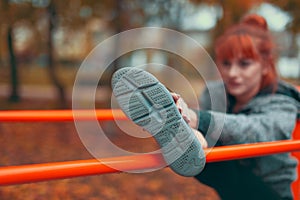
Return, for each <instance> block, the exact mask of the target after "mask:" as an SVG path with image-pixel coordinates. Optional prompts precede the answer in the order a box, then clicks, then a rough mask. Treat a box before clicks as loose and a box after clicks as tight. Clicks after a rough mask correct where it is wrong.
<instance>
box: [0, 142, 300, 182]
mask: <svg viewBox="0 0 300 200" xmlns="http://www.w3.org/2000/svg"><path fill="white" fill-rule="evenodd" d="M205 151H206V154H207V157H206V161H207V162H217V161H224V160H233V159H242V158H249V157H255V156H264V155H270V154H275V153H283V152H292V151H300V140H284V141H274V142H261V143H256V144H241V145H232V146H222V147H214V148H208V149H205ZM164 165H165V161H164V159H163V158H162V156H161V155H160V154H144V155H137V156H124V157H115V158H104V159H100V160H97V159H92V160H78V161H68V162H56V163H45V164H32V165H22V166H7V167H1V168H0V185H12V184H22V183H30V182H38V181H47V180H54V179H63V178H72V177H79V176H88V175H96V174H106V173H116V172H120V171H134V170H145V169H152V168H160V167H162V166H164ZM109 166H114V168H116V169H119V170H116V169H113V168H111V167H109Z"/></svg>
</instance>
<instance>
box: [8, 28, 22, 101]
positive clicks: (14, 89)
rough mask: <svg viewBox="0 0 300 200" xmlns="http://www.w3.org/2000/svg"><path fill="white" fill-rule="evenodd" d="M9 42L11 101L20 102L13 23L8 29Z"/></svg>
mask: <svg viewBox="0 0 300 200" xmlns="http://www.w3.org/2000/svg"><path fill="white" fill-rule="evenodd" d="M7 43H8V52H9V62H10V81H11V93H10V97H9V101H11V102H18V101H20V95H19V80H18V67H17V60H16V56H15V51H14V46H13V28H12V26H11V25H10V26H9V27H8V29H7Z"/></svg>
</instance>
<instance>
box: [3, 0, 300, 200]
mask: <svg viewBox="0 0 300 200" xmlns="http://www.w3.org/2000/svg"><path fill="white" fill-rule="evenodd" d="M299 10H300V2H299V1H298V0H287V1H278V0H269V1H262V0H245V1H240V0H224V1H223V0H190V1H189V0H174V1H170V0H168V1H163V0H153V1H146V0H101V1H97V0H86V1H84V0H65V1H58V0H57V1H56V0H11V1H9V0H1V1H0V19H1V20H0V110H46V109H71V108H72V89H73V85H74V81H75V78H76V73H77V71H78V69H79V68H80V66H81V64H82V62H83V61H84V59H85V58H86V57H87V56H88V55H89V53H90V52H91V51H92V50H93V49H94V48H95V47H96V46H97V45H98V44H100V43H101V42H102V41H104V40H106V39H108V38H110V37H111V36H113V35H115V34H118V33H121V32H123V31H126V30H130V29H133V28H141V27H162V28H169V29H172V30H176V31H178V32H181V33H184V34H186V35H188V36H190V37H191V38H193V39H194V40H195V41H197V42H198V43H199V44H200V45H202V47H203V48H204V49H205V50H206V51H207V52H208V53H209V54H210V55H211V56H212V57H213V41H214V39H215V37H217V36H218V35H219V34H220V33H222V32H223V31H224V29H226V27H228V26H230V25H231V24H232V23H235V22H237V21H238V20H239V19H240V18H241V17H242V16H243V15H245V14H246V13H258V14H260V15H262V16H264V17H265V18H266V19H267V22H268V24H269V28H270V30H271V31H272V34H273V35H274V39H275V41H276V43H277V46H278V52H277V54H278V62H277V70H278V72H279V74H280V76H281V78H283V79H285V80H287V81H289V82H291V83H293V84H299V82H300V53H299V47H300V35H299V31H300V12H299ZM145 40H147V38H145ZM183 46H184V44H183ZM117 49H118V45H116V51H117ZM187 50H189V51H190V53H191V55H193V54H195V52H197V51H196V50H194V49H188V47H187ZM194 56H199V55H196V54H195V55H194ZM149 62H155V63H160V64H161V65H167V66H170V67H171V68H173V69H175V70H176V71H178V72H180V73H181V74H183V75H184V76H185V77H186V79H188V80H189V81H190V83H191V85H192V86H193V88H194V91H195V92H196V95H199V94H200V93H201V90H202V89H203V87H204V82H203V80H202V79H201V78H199V76H197V74H196V73H195V71H194V70H193V68H192V67H191V66H190V64H189V63H188V62H186V61H185V60H183V59H181V58H179V57H178V56H175V55H172V54H169V53H167V52H163V51H156V50H151V49H147V50H136V51H133V52H130V53H128V54H126V55H123V56H122V57H120V58H118V59H117V60H116V61H115V62H114V63H112V64H111V65H110V66H107V70H106V71H105V74H104V75H103V76H102V77H101V79H100V81H99V85H98V87H97V93H96V102H95V105H96V107H97V108H99V109H101V108H110V98H111V88H110V77H111V74H112V73H113V72H114V71H115V70H116V69H118V68H120V67H123V66H139V65H143V64H145V63H149ZM103 67H106V66H103ZM203 68H205V69H204V70H205V71H206V73H207V74H206V78H210V79H215V78H216V74H215V71H213V70H212V69H211V67H209V66H206V65H205V64H203ZM149 70H152V71H153V73H155V75H157V77H159V79H160V80H161V81H162V82H164V83H165V84H166V85H168V86H169V87H173V88H176V89H178V90H179V91H181V93H183V94H182V95H183V96H184V97H185V99H187V101H189V99H190V98H189V93H188V92H185V86H184V85H182V84H180V83H179V82H178V81H176V80H174V78H172V74H169V73H167V72H166V71H165V70H164V67H159V66H156V67H154V68H152V69H149ZM92 74H93V71H88V72H86V84H85V85H86V87H87V90H88V85H89V82H88V80H89V76H90V75H92ZM83 95H84V94H83ZM188 103H192V104H193V103H194V102H188ZM102 125H103V127H104V129H105V130H106V134H107V135H108V137H109V138H110V139H111V140H112V141H114V143H115V144H117V145H119V146H121V147H122V148H125V149H127V150H130V151H136V152H140V151H141V150H142V151H146V150H149V149H153V148H155V146H156V144H155V143H154V142H153V141H152V140H151V138H149V139H148V140H143V141H140V140H137V139H133V138H129V137H126V136H124V135H123V134H122V131H121V130H119V129H118V127H116V124H115V123H113V122H106V123H103V124H102ZM133 131H134V130H133ZM0 134H1V136H0V142H1V146H2V147H1V150H0V166H9V165H21V164H32V163H43V162H56V161H67V160H79V159H89V158H92V156H91V155H90V154H89V152H88V151H87V150H86V149H85V148H84V145H83V144H82V143H81V141H80V139H79V137H78V135H77V131H76V128H75V126H74V124H73V123H71V122H59V123H53V122H30V123H21V122H18V123H11V122H6V123H1V124H0ZM0 199H4V200H6V199H7V200H8V199H9V200H11V199H12V200H14V199H16V200H18V199H20V200H21V199H218V197H217V195H216V194H215V192H214V191H213V190H212V189H211V188H208V187H206V186H204V185H202V184H201V183H198V182H197V181H195V180H194V179H192V178H184V177H180V176H178V175H176V174H174V173H173V172H171V170H169V169H163V170H160V171H156V172H151V173H145V174H125V173H123V174H109V175H101V176H92V177H83V178H73V179H65V180H56V181H49V182H41V183H32V184H24V185H17V186H5V187H1V188H0Z"/></svg>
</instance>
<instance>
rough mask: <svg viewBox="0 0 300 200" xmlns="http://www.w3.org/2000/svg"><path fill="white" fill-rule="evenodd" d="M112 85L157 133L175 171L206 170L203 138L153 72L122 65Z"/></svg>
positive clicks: (136, 118) (135, 117)
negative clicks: (179, 109) (182, 113)
mask: <svg viewBox="0 0 300 200" xmlns="http://www.w3.org/2000/svg"><path fill="white" fill-rule="evenodd" d="M112 88H113V93H114V95H115V97H116V100H117V101H118V103H119V105H120V107H121V109H122V110H123V111H124V113H125V114H126V115H127V117H129V118H130V119H131V120H132V121H133V122H134V123H136V124H137V125H139V126H141V127H143V128H144V129H145V130H147V131H148V132H149V133H150V134H151V135H152V136H153V137H154V139H155V140H156V141H157V143H158V144H159V146H160V147H161V149H162V154H163V156H164V159H165V161H166V163H167V164H168V165H169V167H170V168H171V169H172V170H173V171H174V172H176V173H177V174H180V175H182V176H195V175H197V174H199V173H200V172H201V171H202V170H203V168H204V165H205V153H204V151H203V149H202V147H201V144H200V142H199V141H198V140H197V139H196V137H195V135H194V133H193V131H192V129H191V128H190V127H189V125H188V124H187V123H186V122H185V121H184V120H183V118H182V117H181V114H180V113H179V111H178V109H177V107H176V105H175V103H174V100H173V98H172V96H171V94H170V93H169V91H168V90H167V89H166V88H165V86H163V85H162V84H161V83H160V82H159V81H158V80H157V79H156V78H155V77H154V76H153V75H152V74H150V73H148V72H146V71H144V70H142V69H138V68H122V69H120V70H118V71H116V72H115V73H114V75H113V77H112Z"/></svg>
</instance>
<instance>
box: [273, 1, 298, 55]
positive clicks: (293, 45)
mask: <svg viewBox="0 0 300 200" xmlns="http://www.w3.org/2000/svg"><path fill="white" fill-rule="evenodd" d="M269 2H270V3H272V4H274V5H276V6H278V7H279V8H281V9H282V10H283V11H285V12H286V13H288V14H289V15H290V16H291V17H292V19H293V20H291V22H290V24H289V25H288V27H287V30H288V31H289V32H290V33H291V42H290V44H289V52H288V56H290V57H297V56H298V52H299V47H298V44H297V35H298V33H299V32H300V12H299V10H300V1H299V0H288V1H280V0H269Z"/></svg>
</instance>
